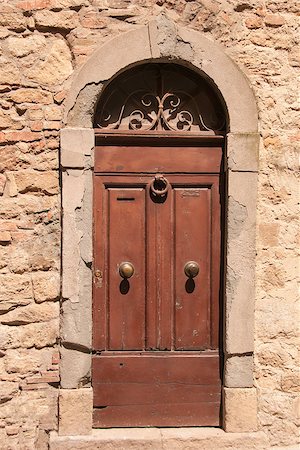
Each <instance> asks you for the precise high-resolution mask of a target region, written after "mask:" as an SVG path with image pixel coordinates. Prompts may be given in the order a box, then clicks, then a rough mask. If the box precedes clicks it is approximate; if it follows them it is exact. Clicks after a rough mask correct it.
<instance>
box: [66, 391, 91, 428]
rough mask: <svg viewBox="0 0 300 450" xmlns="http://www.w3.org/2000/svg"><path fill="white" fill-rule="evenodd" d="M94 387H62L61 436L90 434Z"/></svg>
mask: <svg viewBox="0 0 300 450" xmlns="http://www.w3.org/2000/svg"><path fill="white" fill-rule="evenodd" d="M92 418H93V391H92V388H81V389H60V391H59V434H60V435H61V436H78V435H88V434H90V433H91V432H92V425H93V419H92Z"/></svg>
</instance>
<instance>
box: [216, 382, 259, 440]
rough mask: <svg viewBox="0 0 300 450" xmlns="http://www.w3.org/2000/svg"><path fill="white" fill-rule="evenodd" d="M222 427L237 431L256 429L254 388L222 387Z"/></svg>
mask: <svg viewBox="0 0 300 450" xmlns="http://www.w3.org/2000/svg"><path fill="white" fill-rule="evenodd" d="M223 412H224V415H223V417H224V429H225V431H229V432H233V433H237V432H240V433H242V432H248V431H256V430H257V392H256V388H245V389H242V388H224V402H223Z"/></svg>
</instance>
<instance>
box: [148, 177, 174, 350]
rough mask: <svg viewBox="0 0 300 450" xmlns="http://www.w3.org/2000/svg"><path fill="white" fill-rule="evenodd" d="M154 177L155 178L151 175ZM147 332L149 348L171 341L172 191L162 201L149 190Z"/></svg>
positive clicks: (165, 345)
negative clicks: (153, 196) (151, 194)
mask: <svg viewBox="0 0 300 450" xmlns="http://www.w3.org/2000/svg"><path fill="white" fill-rule="evenodd" d="M150 179H152V177H151V178H150ZM147 241H148V245H147V332H146V336H147V338H146V347H147V348H148V349H159V350H170V349H171V344H172V314H173V308H172V298H173V289H172V278H173V264H172V261H173V245H172V243H173V225H172V190H171V189H170V190H169V192H168V195H167V196H166V198H164V199H163V201H159V200H156V199H153V198H152V197H151V196H150V192H149V189H147Z"/></svg>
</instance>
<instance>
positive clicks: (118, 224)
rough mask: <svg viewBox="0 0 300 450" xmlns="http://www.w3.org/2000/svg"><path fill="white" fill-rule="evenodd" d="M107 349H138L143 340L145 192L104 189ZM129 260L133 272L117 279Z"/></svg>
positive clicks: (135, 189)
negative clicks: (106, 200) (106, 255)
mask: <svg viewBox="0 0 300 450" xmlns="http://www.w3.org/2000/svg"><path fill="white" fill-rule="evenodd" d="M107 196H108V224H107V226H108V230H107V235H108V262H107V265H108V285H109V290H108V299H107V301H108V318H107V319H108V349H109V350H142V349H143V348H144V340H145V192H144V189H142V188H140V189H138V188H108V189H107ZM127 261H130V262H131V263H132V264H133V266H134V268H135V273H134V276H133V277H132V278H130V279H129V280H128V281H127V280H125V279H123V278H121V276H120V274H119V266H120V264H121V263H122V262H127Z"/></svg>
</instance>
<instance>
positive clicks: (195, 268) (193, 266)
mask: <svg viewBox="0 0 300 450" xmlns="http://www.w3.org/2000/svg"><path fill="white" fill-rule="evenodd" d="M184 273H185V274H186V276H187V277H189V278H195V277H196V276H197V275H198V273H199V264H198V263H196V262H195V261H188V262H187V263H186V265H185V266H184Z"/></svg>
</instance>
